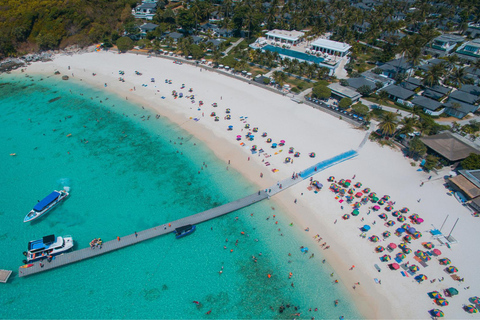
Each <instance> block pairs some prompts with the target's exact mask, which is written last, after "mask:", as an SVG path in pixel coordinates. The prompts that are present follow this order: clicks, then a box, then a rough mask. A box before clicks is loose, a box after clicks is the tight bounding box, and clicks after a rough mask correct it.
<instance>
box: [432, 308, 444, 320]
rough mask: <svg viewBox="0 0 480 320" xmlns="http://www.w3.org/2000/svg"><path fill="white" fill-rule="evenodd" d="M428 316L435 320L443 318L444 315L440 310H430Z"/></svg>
mask: <svg viewBox="0 0 480 320" xmlns="http://www.w3.org/2000/svg"><path fill="white" fill-rule="evenodd" d="M430 315H431V316H432V317H435V318H442V317H443V316H445V314H444V313H443V311H442V310H440V309H432V310H430Z"/></svg>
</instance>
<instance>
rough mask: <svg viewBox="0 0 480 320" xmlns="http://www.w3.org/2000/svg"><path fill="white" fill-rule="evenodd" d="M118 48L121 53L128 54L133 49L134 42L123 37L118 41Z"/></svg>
mask: <svg viewBox="0 0 480 320" xmlns="http://www.w3.org/2000/svg"><path fill="white" fill-rule="evenodd" d="M116 44H117V48H118V51H120V52H126V51H128V50H131V49H133V40H132V39H130V38H129V37H121V38H119V39H117V43H116Z"/></svg>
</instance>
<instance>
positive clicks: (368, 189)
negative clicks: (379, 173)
mask: <svg viewBox="0 0 480 320" xmlns="http://www.w3.org/2000/svg"><path fill="white" fill-rule="evenodd" d="M370 191H371V190H370V188H365V189H363V193H369V192H370Z"/></svg>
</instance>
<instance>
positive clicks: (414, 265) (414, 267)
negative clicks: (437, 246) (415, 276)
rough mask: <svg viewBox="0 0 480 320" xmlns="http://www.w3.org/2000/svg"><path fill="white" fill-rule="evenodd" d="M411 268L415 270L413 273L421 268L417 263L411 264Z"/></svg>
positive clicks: (412, 270)
mask: <svg viewBox="0 0 480 320" xmlns="http://www.w3.org/2000/svg"><path fill="white" fill-rule="evenodd" d="M409 269H410V271H411V272H413V273H415V272H417V271H418V270H420V268H419V267H418V266H417V265H416V264H412V265H410V267H409Z"/></svg>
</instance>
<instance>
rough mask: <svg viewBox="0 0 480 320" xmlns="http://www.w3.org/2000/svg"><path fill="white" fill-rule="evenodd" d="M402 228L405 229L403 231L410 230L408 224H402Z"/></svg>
mask: <svg viewBox="0 0 480 320" xmlns="http://www.w3.org/2000/svg"><path fill="white" fill-rule="evenodd" d="M402 228H403V229H405V230H408V229H410V225H409V224H408V223H404V224H402Z"/></svg>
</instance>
